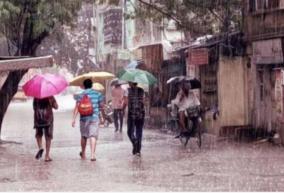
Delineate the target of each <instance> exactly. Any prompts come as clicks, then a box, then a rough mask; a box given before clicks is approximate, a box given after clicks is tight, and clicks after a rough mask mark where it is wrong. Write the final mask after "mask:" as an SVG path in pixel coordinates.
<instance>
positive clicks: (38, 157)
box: [35, 149, 44, 160]
mask: <svg viewBox="0 0 284 193" xmlns="http://www.w3.org/2000/svg"><path fill="white" fill-rule="evenodd" d="M43 151H44V150H43V149H40V150H38V152H37V154H36V156H35V158H36V159H37V160H39V159H40V158H41V157H42V154H43Z"/></svg>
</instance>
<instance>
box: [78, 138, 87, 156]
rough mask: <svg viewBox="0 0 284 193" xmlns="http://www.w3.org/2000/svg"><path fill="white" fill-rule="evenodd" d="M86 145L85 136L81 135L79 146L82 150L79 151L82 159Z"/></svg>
mask: <svg viewBox="0 0 284 193" xmlns="http://www.w3.org/2000/svg"><path fill="white" fill-rule="evenodd" d="M86 145H87V138H86V137H81V148H82V151H81V153H80V155H81V158H82V159H86Z"/></svg>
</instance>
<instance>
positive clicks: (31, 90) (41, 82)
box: [23, 74, 68, 99]
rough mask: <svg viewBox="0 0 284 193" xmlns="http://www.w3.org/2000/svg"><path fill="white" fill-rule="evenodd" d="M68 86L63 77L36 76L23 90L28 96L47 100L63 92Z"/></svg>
mask: <svg viewBox="0 0 284 193" xmlns="http://www.w3.org/2000/svg"><path fill="white" fill-rule="evenodd" d="M67 86H68V82H67V81H66V80H65V78H64V77H63V76H60V75H54V74H41V75H35V76H34V77H33V78H32V79H31V80H29V81H28V82H26V83H25V84H24V86H23V90H24V92H25V94H26V95H27V96H31V97H35V98H40V99H41V98H46V97H50V96H53V95H56V94H59V93H60V92H62V91H63V90H64V89H65V88H66V87H67Z"/></svg>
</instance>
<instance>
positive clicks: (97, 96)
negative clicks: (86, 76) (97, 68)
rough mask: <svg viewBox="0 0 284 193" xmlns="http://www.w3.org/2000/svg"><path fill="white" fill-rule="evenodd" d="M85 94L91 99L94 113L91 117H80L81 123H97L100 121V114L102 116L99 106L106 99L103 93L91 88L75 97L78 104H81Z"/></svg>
mask: <svg viewBox="0 0 284 193" xmlns="http://www.w3.org/2000/svg"><path fill="white" fill-rule="evenodd" d="M85 94H87V95H88V97H89V98H90V99H91V101H92V104H93V110H94V112H93V115H91V116H80V121H87V120H91V121H97V120H98V119H99V114H100V109H99V105H100V103H101V102H102V101H103V98H104V97H103V95H102V94H101V93H99V92H97V91H95V90H94V89H91V88H90V89H86V90H84V91H83V92H82V93H80V94H77V95H74V99H75V100H76V101H77V103H78V102H80V100H81V99H82V98H83V96H84V95H85Z"/></svg>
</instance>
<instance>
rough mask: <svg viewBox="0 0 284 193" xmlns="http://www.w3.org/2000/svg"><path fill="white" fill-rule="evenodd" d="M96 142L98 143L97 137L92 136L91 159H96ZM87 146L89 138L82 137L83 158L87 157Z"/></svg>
mask: <svg viewBox="0 0 284 193" xmlns="http://www.w3.org/2000/svg"><path fill="white" fill-rule="evenodd" d="M96 144H97V139H96V138H95V137H90V148H91V160H92V161H95V159H96V158H95V152H96ZM86 146H87V138H86V137H81V148H82V151H81V153H80V155H81V158H82V159H83V160H85V159H86Z"/></svg>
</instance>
